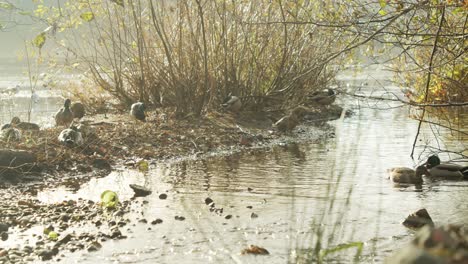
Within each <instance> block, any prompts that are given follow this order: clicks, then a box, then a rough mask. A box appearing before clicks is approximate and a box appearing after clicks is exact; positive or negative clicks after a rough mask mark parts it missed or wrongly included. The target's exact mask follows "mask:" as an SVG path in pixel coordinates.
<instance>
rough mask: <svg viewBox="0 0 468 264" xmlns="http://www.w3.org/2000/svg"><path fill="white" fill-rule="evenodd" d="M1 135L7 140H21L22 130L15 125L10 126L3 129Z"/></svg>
mask: <svg viewBox="0 0 468 264" xmlns="http://www.w3.org/2000/svg"><path fill="white" fill-rule="evenodd" d="M1 136H2V138H3V140H5V141H19V140H20V139H21V132H20V131H19V129H17V128H15V127H8V128H5V129H2V132H1Z"/></svg>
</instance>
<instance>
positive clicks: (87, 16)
mask: <svg viewBox="0 0 468 264" xmlns="http://www.w3.org/2000/svg"><path fill="white" fill-rule="evenodd" d="M80 17H81V19H83V20H84V21H86V22H90V21H91V20H93V19H94V14H93V12H86V13H83V14H81V15H80Z"/></svg>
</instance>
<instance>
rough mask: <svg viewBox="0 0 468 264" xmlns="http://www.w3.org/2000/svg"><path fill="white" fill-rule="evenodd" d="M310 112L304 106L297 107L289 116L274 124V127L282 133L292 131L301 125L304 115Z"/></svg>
mask: <svg viewBox="0 0 468 264" xmlns="http://www.w3.org/2000/svg"><path fill="white" fill-rule="evenodd" d="M308 111H310V110H309V109H308V108H306V107H304V106H297V107H296V108H294V109H293V110H292V111H291V113H290V114H289V115H287V116H284V117H283V118H281V119H280V120H278V121H277V122H276V123H275V124H273V127H276V128H277V129H278V130H279V131H281V132H288V131H291V130H293V129H294V128H295V127H296V126H297V125H298V124H299V122H300V121H301V118H302V117H303V115H304V114H305V113H307V112H308Z"/></svg>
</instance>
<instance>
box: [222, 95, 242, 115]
mask: <svg viewBox="0 0 468 264" xmlns="http://www.w3.org/2000/svg"><path fill="white" fill-rule="evenodd" d="M221 106H222V107H223V108H224V109H226V110H228V111H231V112H234V113H237V112H239V111H240V109H241V108H242V102H241V100H240V98H239V97H237V96H234V95H232V94H229V95H228V96H227V97H226V98H224V100H223V103H222V104H221Z"/></svg>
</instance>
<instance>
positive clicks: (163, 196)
mask: <svg viewBox="0 0 468 264" xmlns="http://www.w3.org/2000/svg"><path fill="white" fill-rule="evenodd" d="M159 199H161V200H166V199H167V194H165V193H161V194H160V195H159Z"/></svg>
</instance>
